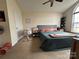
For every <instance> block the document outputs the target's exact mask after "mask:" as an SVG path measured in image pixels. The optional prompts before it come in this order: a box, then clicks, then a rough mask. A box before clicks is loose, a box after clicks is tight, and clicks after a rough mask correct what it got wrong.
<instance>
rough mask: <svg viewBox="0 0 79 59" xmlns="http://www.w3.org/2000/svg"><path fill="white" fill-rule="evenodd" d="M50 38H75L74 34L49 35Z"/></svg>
mask: <svg viewBox="0 0 79 59" xmlns="http://www.w3.org/2000/svg"><path fill="white" fill-rule="evenodd" d="M49 36H50V37H67V36H71V37H74V36H76V34H71V33H70V34H49Z"/></svg>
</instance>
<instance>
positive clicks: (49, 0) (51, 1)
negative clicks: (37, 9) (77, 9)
mask: <svg viewBox="0 0 79 59" xmlns="http://www.w3.org/2000/svg"><path fill="white" fill-rule="evenodd" d="M55 1H57V2H63V0H55ZM49 2H50V3H51V5H50V7H52V6H53V2H54V0H48V1H46V2H44V3H43V5H45V4H47V3H49Z"/></svg>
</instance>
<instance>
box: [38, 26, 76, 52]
mask: <svg viewBox="0 0 79 59" xmlns="http://www.w3.org/2000/svg"><path fill="white" fill-rule="evenodd" d="M37 27H38V29H39V30H40V29H43V28H48V27H49V28H52V27H53V28H56V25H38V26H37ZM38 34H39V38H40V40H41V42H42V44H41V46H40V47H41V49H42V50H44V51H52V50H58V49H64V48H70V47H71V45H72V39H73V36H76V35H75V34H72V33H68V32H63V31H48V32H42V31H39V33H38ZM50 34H52V35H55V34H56V35H59V34H64V36H59V37H53V36H52V37H51V36H50Z"/></svg>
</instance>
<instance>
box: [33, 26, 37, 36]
mask: <svg viewBox="0 0 79 59" xmlns="http://www.w3.org/2000/svg"><path fill="white" fill-rule="evenodd" d="M32 36H33V37H38V28H37V27H33V28H32Z"/></svg>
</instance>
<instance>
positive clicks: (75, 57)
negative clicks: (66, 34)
mask: <svg viewBox="0 0 79 59" xmlns="http://www.w3.org/2000/svg"><path fill="white" fill-rule="evenodd" d="M70 59H79V38H73V45H72V48H71V53H70Z"/></svg>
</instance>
